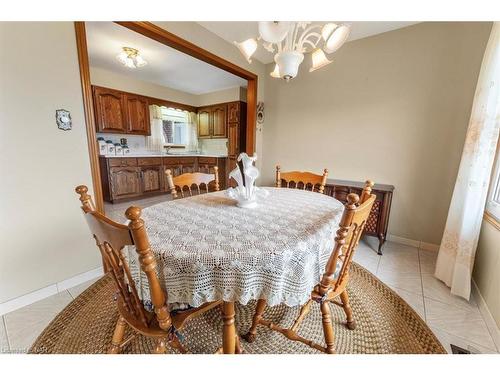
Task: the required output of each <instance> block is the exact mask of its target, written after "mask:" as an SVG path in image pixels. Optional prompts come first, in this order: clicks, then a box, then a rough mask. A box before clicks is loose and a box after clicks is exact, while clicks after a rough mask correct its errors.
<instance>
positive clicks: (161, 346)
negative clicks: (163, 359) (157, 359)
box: [153, 337, 167, 354]
mask: <svg viewBox="0 0 500 375" xmlns="http://www.w3.org/2000/svg"><path fill="white" fill-rule="evenodd" d="M166 352H167V338H166V337H162V338H159V339H157V340H156V346H155V348H154V349H153V354H165V353H166Z"/></svg>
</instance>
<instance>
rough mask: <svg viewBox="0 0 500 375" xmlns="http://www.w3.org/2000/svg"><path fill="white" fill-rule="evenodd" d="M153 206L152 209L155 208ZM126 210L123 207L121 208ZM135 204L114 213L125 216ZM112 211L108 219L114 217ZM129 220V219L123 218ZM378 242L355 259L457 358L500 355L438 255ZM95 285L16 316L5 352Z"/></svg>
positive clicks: (0, 335) (23, 344) (7, 329)
mask: <svg viewBox="0 0 500 375" xmlns="http://www.w3.org/2000/svg"><path fill="white" fill-rule="evenodd" d="M168 199H170V195H166V196H159V197H155V198H148V199H146V200H142V201H141V204H139V203H138V202H135V203H136V204H138V205H140V206H142V207H145V206H147V205H151V204H155V203H153V202H156V203H158V202H161V201H164V200H168ZM149 203H151V204H149ZM121 205H123V206H121ZM130 205H131V203H130V202H127V203H121V204H120V207H118V205H114V206H113V207H112V208H109V209H110V211H109V212H111V211H115V213H116V215H118V213H119V214H120V215H123V210H124V208H126V207H129V206H130ZM109 212H108V214H109ZM121 217H123V216H121ZM373 249H376V242H375V241H373V239H372V238H367V239H365V240H363V241H362V242H361V243H360V245H359V247H358V249H357V251H356V253H355V256H354V260H355V261H356V262H357V263H359V264H361V265H362V266H363V267H365V268H366V269H368V270H369V271H370V272H372V273H373V274H375V275H376V276H377V277H378V278H379V279H380V280H382V281H383V282H384V283H385V284H387V285H388V286H389V287H391V288H392V289H393V290H394V291H396V293H398V294H399V295H400V296H401V297H402V298H403V299H404V300H405V301H406V302H407V303H408V304H409V305H410V306H411V307H412V308H413V309H414V310H415V311H416V312H417V313H418V314H419V315H420V317H421V318H422V319H423V320H425V321H426V322H427V324H428V325H429V327H430V328H431V329H432V331H433V332H434V333H435V335H436V336H437V338H438V339H439V340H440V341H441V343H442V344H443V346H444V347H445V348H446V350H447V351H448V352H449V353H451V347H450V344H454V345H456V346H459V347H461V348H464V349H466V350H469V351H470V352H472V353H498V352H500V347H497V346H496V345H495V342H494V341H493V338H492V335H491V334H490V331H489V330H488V327H487V325H486V323H485V320H484V319H483V317H482V315H481V312H480V311H479V309H478V306H477V301H476V300H475V299H474V298H471V301H469V302H467V301H465V300H464V299H462V298H459V297H455V296H451V295H450V293H449V289H448V288H447V287H446V286H445V285H444V284H443V283H442V282H440V281H438V280H436V279H435V278H434V277H433V276H432V274H433V272H434V265H435V262H436V257H437V253H436V252H432V251H429V250H422V249H417V248H415V247H411V246H405V245H400V244H397V243H393V242H387V243H386V245H385V246H384V255H383V256H378V255H377V254H376V252H375V250H373ZM94 281H95V280H92V281H89V282H86V283H83V284H81V285H78V286H76V287H74V288H71V289H69V290H66V291H63V292H61V293H59V294H57V295H54V296H51V297H48V298H46V299H44V300H41V301H38V302H36V303H33V304H31V305H29V306H26V307H23V308H21V309H19V310H16V311H13V312H10V313H8V314H5V315H4V316H2V317H1V320H0V353H1V352H3V353H24V352H26V351H27V350H28V349H29V347H30V345H31V344H32V343H33V341H34V340H35V339H36V337H37V336H38V335H39V334H40V333H41V332H42V330H43V329H44V328H45V327H46V326H47V325H48V324H49V323H50V321H51V320H52V319H53V318H54V317H55V316H56V315H57V314H58V313H59V312H60V311H61V310H62V309H63V308H64V307H65V306H66V305H67V304H69V303H70V302H71V301H72V300H73V299H74V298H76V297H77V296H78V295H79V294H80V293H81V292H82V291H84V290H85V289H86V288H87V287H88V286H89V285H91V284H92V283H93V282H94Z"/></svg>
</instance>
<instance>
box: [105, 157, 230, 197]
mask: <svg viewBox="0 0 500 375" xmlns="http://www.w3.org/2000/svg"><path fill="white" fill-rule="evenodd" d="M99 162H100V168H101V182H102V189H103V195H104V200H106V201H108V202H113V203H115V202H119V201H122V200H123V201H124V200H130V199H138V198H142V197H146V196H150V195H155V194H167V193H168V188H167V183H166V177H165V170H167V169H170V170H171V171H172V174H173V175H174V176H178V175H181V174H183V173H193V172H202V173H213V172H214V167H215V166H218V168H219V186H220V189H221V190H222V189H225V186H226V184H225V175H226V158H225V157H222V158H216V157H205V156H203V157H202V156H200V157H148V158H106V157H103V156H101V157H100V158H99Z"/></svg>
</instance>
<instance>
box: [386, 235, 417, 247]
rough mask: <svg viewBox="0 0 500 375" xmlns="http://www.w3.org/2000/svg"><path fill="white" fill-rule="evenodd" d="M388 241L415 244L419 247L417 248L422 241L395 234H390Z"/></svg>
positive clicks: (408, 244) (414, 245)
mask: <svg viewBox="0 0 500 375" xmlns="http://www.w3.org/2000/svg"><path fill="white" fill-rule="evenodd" d="M387 241H391V242H395V243H398V244H401V245H407V246H413V247H417V248H418V247H419V246H420V241H417V240H411V239H409V238H404V237H399V236H395V235H393V234H389V235H388V236H387Z"/></svg>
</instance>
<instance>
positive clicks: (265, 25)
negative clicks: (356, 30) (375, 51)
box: [234, 21, 350, 81]
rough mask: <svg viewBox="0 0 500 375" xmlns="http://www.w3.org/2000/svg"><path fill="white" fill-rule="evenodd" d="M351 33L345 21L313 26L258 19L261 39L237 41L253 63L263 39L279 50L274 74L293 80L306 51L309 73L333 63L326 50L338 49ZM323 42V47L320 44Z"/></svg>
mask: <svg viewBox="0 0 500 375" xmlns="http://www.w3.org/2000/svg"><path fill="white" fill-rule="evenodd" d="M349 32H350V27H349V26H348V25H346V24H342V25H337V24H335V23H327V24H325V25H319V24H314V25H311V22H288V21H286V22H284V21H272V22H271V21H265V22H259V35H260V36H259V38H257V39H255V38H250V39H247V40H245V41H244V42H241V43H238V42H234V44H235V45H236V46H237V47H238V48H239V50H240V51H241V53H242V54H243V56H245V59H247V61H248V62H249V63H251V62H252V60H251V57H252V55H253V54H254V53H255V51H256V50H257V47H258V43H257V41H258V40H260V39H262V40H263V42H262V44H263V46H264V48H265V49H266V50H268V51H269V52H272V53H276V54H275V55H274V61H275V62H276V65H275V67H274V70H273V71H272V73H271V77H274V78H283V79H284V80H285V81H290V80H291V79H293V78H295V77H296V76H297V73H298V70H299V66H300V64H302V61H304V54H305V53H308V52H311V51H312V54H311V60H312V66H311V68H310V69H309V71H310V72H313V71H315V70H317V69H320V68H322V67H324V66H326V65H328V64H330V63H331V62H332V60H329V59H328V58H327V57H326V55H325V52H326V53H333V52H335V51H336V50H338V49H339V48H340V47H341V46H342V45H343V44H344V43H345V42H346V40H347V38H348V37H349ZM321 41H323V47H319V44H320V42H321ZM274 45H276V46H274Z"/></svg>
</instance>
